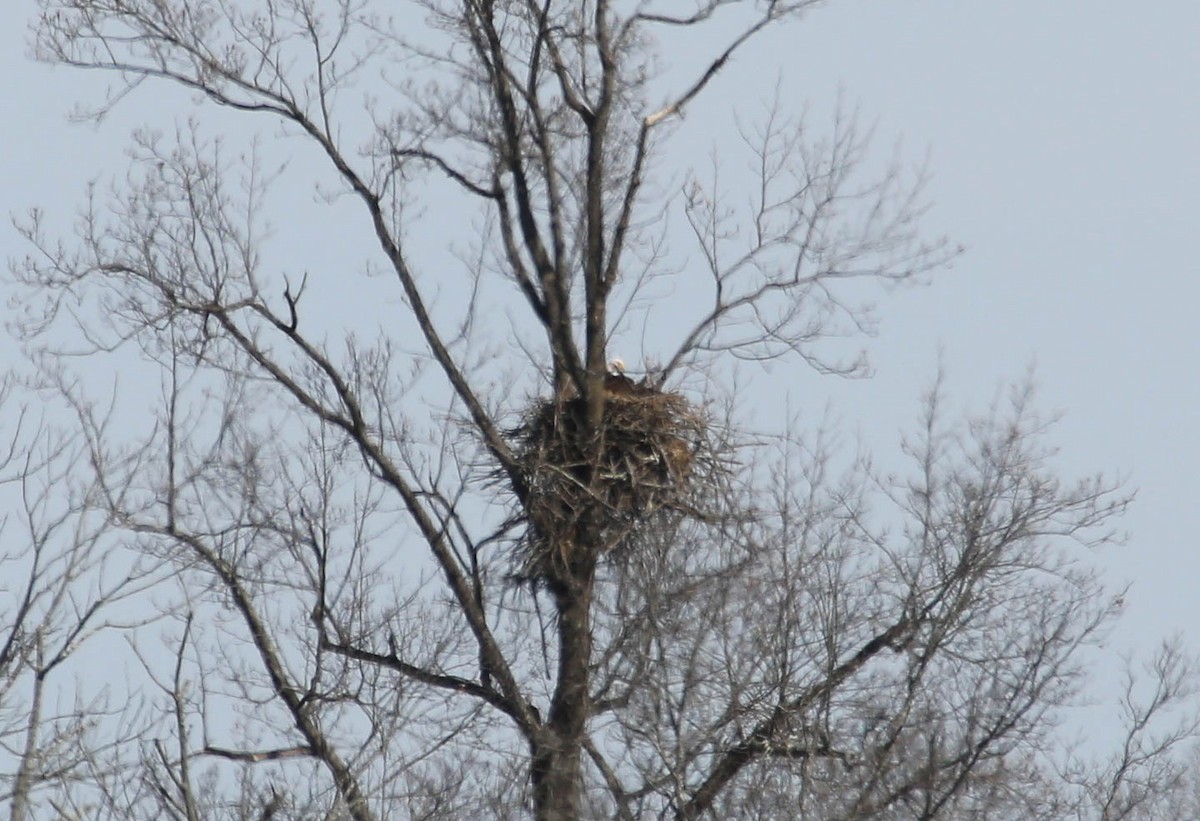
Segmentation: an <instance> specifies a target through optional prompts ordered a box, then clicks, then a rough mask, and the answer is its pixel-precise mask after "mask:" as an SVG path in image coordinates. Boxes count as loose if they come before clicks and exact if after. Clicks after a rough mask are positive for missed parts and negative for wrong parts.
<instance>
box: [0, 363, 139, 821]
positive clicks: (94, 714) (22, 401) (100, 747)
mask: <svg viewBox="0 0 1200 821" xmlns="http://www.w3.org/2000/svg"><path fill="white" fill-rule="evenodd" d="M11 376H12V375H11V374H10V375H9V378H6V379H5V380H4V384H3V386H2V387H0V412H2V413H3V416H2V418H3V419H4V422H5V427H6V431H7V433H8V436H9V438H8V441H7V448H6V450H5V451H4V452H3V454H0V493H2V494H3V495H2V496H0V498H2V499H3V500H4V509H5V511H6V514H5V515H4V517H3V518H2V519H0V545H2V547H0V743H2V744H3V750H4V757H3V762H4V763H3V770H0V772H2V773H3V775H2V776H0V784H2V785H3V787H2V792H0V796H2V798H3V800H4V801H5V802H6V803H8V804H9V808H10V817H11V818H13V819H14V821H25V819H28V818H32V817H34V812H35V808H36V807H38V806H54V801H55V799H54V798H53V796H61V795H65V794H68V793H75V794H76V795H79V796H86V795H88V794H89V793H90V790H89V789H88V788H87V786H86V785H88V784H90V783H91V782H92V777H93V775H95V768H96V766H97V763H98V757H101V756H104V755H105V754H106V750H109V749H112V748H113V747H114V745H117V744H119V743H121V742H124V741H128V740H129V739H130V738H132V736H131V735H127V736H122V735H121V734H120V733H119V732H118V733H116V734H113V735H109V736H108V737H107V738H105V739H102V738H100V737H99V736H98V735H97V733H96V732H95V731H96V729H97V728H98V727H99V726H100V725H102V724H104V723H106V721H107V720H108V719H110V718H112V717H113V716H115V715H117V714H119V712H120V711H119V710H116V709H115V708H114V707H113V706H112V705H111V704H110V703H109V700H108V699H107V698H106V696H105V694H104V692H103V691H102V689H101V688H100V687H96V688H94V689H92V688H86V687H80V686H78V678H80V676H81V673H83V671H85V670H86V669H87V666H88V665H89V658H88V652H87V649H88V648H87V645H89V644H90V643H94V640H95V638H96V636H97V635H99V634H101V633H103V632H105V631H112V630H115V629H122V630H123V629H129V628H134V627H137V626H139V625H140V624H142V623H144V620H139V619H137V618H135V617H133V616H132V615H131V613H130V611H129V610H128V609H127V608H125V609H122V605H123V604H124V603H125V601H126V600H127V599H130V598H136V596H137V595H138V594H140V593H142V592H144V591H146V590H147V589H149V588H151V587H152V586H153V585H154V584H155V583H156V582H157V581H159V579H157V578H156V577H155V576H154V574H152V573H149V572H147V570H146V569H145V568H144V567H143V566H141V565H139V563H138V562H137V561H136V560H135V559H133V557H130V556H127V555H122V553H121V552H120V551H119V550H118V549H117V548H116V545H115V544H114V543H113V540H112V539H111V538H110V537H111V533H110V532H109V529H108V528H107V527H106V522H105V521H104V519H103V517H102V516H97V515H96V514H95V511H94V510H92V509H91V507H90V505H89V500H88V494H89V493H90V491H91V489H92V487H93V485H92V484H91V481H90V479H91V471H90V470H89V467H88V458H87V457H88V454H87V452H86V450H85V449H83V448H81V447H80V440H79V438H78V437H76V436H73V435H71V434H70V433H69V432H68V431H64V430H61V429H59V430H56V429H55V428H54V427H53V426H50V425H48V424H47V423H46V421H45V419H44V418H42V414H41V413H39V410H38V409H37V408H38V405H40V404H41V403H40V402H34V401H30V400H31V399H32V397H29V396H27V395H23V394H26V393H27V392H26V391H23V390H22V389H21V386H20V385H18V383H17V382H16V380H14V379H12V378H11ZM43 410H44V407H43ZM92 680H93V681H94V682H97V683H99V682H101V681H105V680H106V677H105V676H104V675H96V676H93V677H92Z"/></svg>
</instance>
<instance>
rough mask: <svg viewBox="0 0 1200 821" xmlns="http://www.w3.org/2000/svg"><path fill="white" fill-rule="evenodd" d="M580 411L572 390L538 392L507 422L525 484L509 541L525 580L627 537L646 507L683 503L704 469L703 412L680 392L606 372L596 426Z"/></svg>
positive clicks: (650, 510)
mask: <svg viewBox="0 0 1200 821" xmlns="http://www.w3.org/2000/svg"><path fill="white" fill-rule="evenodd" d="M586 419H587V407H586V403H585V401H584V399H583V398H582V397H581V396H579V395H577V394H568V395H566V396H559V397H543V398H541V399H538V400H536V401H535V402H534V403H533V404H532V406H531V407H530V408H529V410H528V411H526V413H525V415H524V418H523V420H522V423H521V425H520V426H519V427H517V428H516V429H515V430H514V431H513V434H514V436H515V439H516V441H517V445H518V447H517V453H518V455H519V457H520V459H521V462H522V465H523V467H524V471H525V475H526V481H527V487H528V491H529V492H528V496H527V499H526V502H525V505H524V511H523V513H524V516H523V518H524V519H525V520H526V525H527V527H526V532H525V536H524V538H523V539H522V541H521V543H520V544H519V547H518V552H519V555H518V559H519V561H520V565H521V566H520V570H519V572H518V575H519V576H520V577H523V578H525V579H527V580H548V579H554V578H557V577H559V574H561V573H562V572H563V571H564V570H566V569H567V568H568V567H569V566H570V565H571V564H572V562H573V561H576V560H578V559H581V558H583V559H586V560H589V561H594V560H596V559H597V558H599V556H600V555H606V554H609V553H611V552H613V551H614V550H618V549H620V548H622V547H627V546H629V545H630V544H632V543H634V542H635V541H636V538H635V536H636V533H637V531H638V529H639V528H640V527H642V526H644V525H646V524H647V523H649V522H651V521H652V520H653V519H654V518H655V517H659V516H661V515H662V514H663V513H670V512H674V513H677V514H678V513H686V512H687V511H688V510H690V508H691V506H690V501H689V499H690V497H691V495H692V489H693V488H692V486H693V484H694V480H695V479H696V478H697V476H698V475H699V474H703V473H705V472H706V471H704V470H699V471H698V470H697V467H698V465H699V464H701V463H703V462H704V461H705V443H706V442H707V426H706V422H705V418H704V416H703V415H702V414H700V413H699V412H698V411H697V410H696V409H695V408H694V407H693V406H692V404H691V403H690V402H688V400H687V399H686V398H684V397H683V396H682V395H680V394H677V393H670V392H666V391H662V390H660V389H659V388H658V387H656V386H654V385H651V384H648V383H647V382H645V381H642V382H634V381H633V380H631V379H628V378H627V377H624V376H618V377H612V378H610V379H609V381H608V384H607V386H606V390H605V402H604V414H603V424H602V425H601V426H600V429H599V430H596V431H590V430H585V428H586V427H587V423H586ZM581 551H583V552H587V553H589V554H590V555H587V556H581V555H580V552H581Z"/></svg>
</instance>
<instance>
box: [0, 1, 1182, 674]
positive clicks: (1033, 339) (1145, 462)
mask: <svg viewBox="0 0 1200 821" xmlns="http://www.w3.org/2000/svg"><path fill="white" fill-rule="evenodd" d="M34 7H35V4H34V3H33V2H32V0H0V38H3V40H2V42H0V61H3V62H2V65H0V76H3V77H4V78H5V82H4V85H3V90H2V91H0V101H2V103H3V105H2V108H3V112H4V117H3V121H2V122H0V146H2V148H3V150H2V151H0V198H2V200H3V202H2V207H0V214H3V215H12V214H19V213H20V212H22V211H23V210H24V209H25V208H26V207H28V206H29V205H33V204H37V205H41V206H43V207H45V208H46V209H47V210H48V211H49V212H50V213H51V215H52V216H53V217H55V218H56V219H58V220H65V219H67V218H69V216H70V215H71V214H72V213H73V212H74V210H75V208H76V207H77V205H78V204H79V202H80V201H81V195H82V192H83V186H84V184H85V183H86V182H87V181H88V180H89V179H94V178H97V177H103V176H104V175H105V174H112V173H117V174H119V173H121V172H122V171H123V167H124V161H123V155H122V151H123V148H124V146H125V145H126V143H127V139H128V134H129V131H130V129H131V128H132V127H134V126H135V125H137V124H139V123H143V122H144V123H153V124H154V125H157V126H169V125H170V123H171V121H170V119H168V117H170V116H172V115H169V114H164V107H163V105H162V104H161V102H162V100H169V101H170V107H171V109H172V110H176V111H180V112H185V111H187V105H186V102H187V98H186V95H183V94H181V93H180V92H179V91H178V90H170V91H168V90H167V89H166V87H164V86H157V87H154V88H146V89H144V90H143V92H142V94H140V95H139V96H138V97H137V98H136V99H134V100H132V101H130V102H129V103H127V104H126V105H125V106H124V107H123V108H122V109H120V110H119V113H118V115H117V116H116V117H114V118H113V119H112V120H111V121H110V122H107V123H105V124H104V125H102V126H101V127H100V128H98V129H97V128H95V127H93V126H90V125H88V126H79V125H74V126H72V125H69V124H68V122H67V120H66V115H67V113H68V112H69V110H70V109H71V107H72V105H73V104H75V103H76V102H80V101H91V102H94V101H96V100H97V99H99V96H98V95H99V93H100V90H101V89H102V88H103V82H102V78H100V77H98V76H96V75H87V74H84V73H80V72H77V71H73V70H67V69H53V70H52V69H50V68H48V67H46V66H43V65H39V64H36V63H33V62H31V61H30V60H29V58H28V55H27V52H28V48H27V43H26V34H25V26H26V23H27V22H28V20H29V18H30V17H31V16H32V15H33V13H34V11H35V8H34ZM776 76H781V77H782V84H783V88H784V97H785V99H786V100H788V101H789V102H790V101H794V103H795V105H796V106H797V107H799V105H800V104H802V103H803V102H804V101H806V100H808V101H811V103H812V104H813V107H814V110H815V111H816V112H818V113H820V112H822V111H825V112H827V111H829V109H830V108H831V107H832V101H833V100H834V99H835V97H836V95H837V93H838V90H839V88H840V89H842V90H843V91H844V94H845V97H846V98H847V99H848V100H849V101H850V102H851V103H854V104H857V105H858V107H859V109H860V110H861V113H862V116H863V118H864V119H865V120H867V121H869V122H870V121H874V122H877V124H878V131H879V135H880V139H879V143H878V148H879V149H880V151H881V154H882V156H884V157H886V156H887V155H888V153H889V151H890V144H891V141H893V140H894V139H896V138H902V139H903V142H904V147H905V151H906V152H907V155H908V157H909V158H911V159H912V160H913V161H918V160H920V159H921V157H922V156H923V155H924V154H925V152H926V150H927V149H928V150H929V151H930V156H931V168H932V171H933V172H934V174H935V179H934V181H933V185H932V188H931V189H930V192H931V196H932V199H933V200H934V202H935V206H934V208H933V210H932V211H931V212H930V214H929V220H928V226H929V232H930V234H938V233H943V232H944V233H947V234H948V235H950V237H951V238H952V239H954V240H955V241H957V242H961V243H963V244H964V245H966V247H967V253H966V254H965V256H963V257H961V258H960V259H959V260H958V262H957V264H956V265H955V266H954V268H953V270H950V271H946V272H942V273H939V274H938V275H936V276H935V277H934V279H933V282H932V284H931V285H930V287H925V288H918V289H911V290H903V291H900V292H898V293H896V294H895V295H894V296H892V297H890V298H889V300H888V301H886V302H884V303H882V304H881V305H880V312H879V314H880V319H881V321H882V323H881V333H880V335H879V337H878V338H877V339H876V340H874V341H872V342H871V343H870V345H869V352H870V354H871V356H872V359H873V362H874V365H875V370H876V376H875V377H874V379H872V380H870V381H865V382H842V381H838V380H836V379H833V378H822V379H821V380H819V381H817V380H805V385H812V386H813V387H812V389H813V390H814V391H816V392H818V394H819V395H818V396H815V397H812V406H813V411H812V413H811V414H810V415H812V416H819V415H820V412H821V411H822V410H823V409H824V408H825V407H826V406H827V405H828V406H830V407H832V409H833V412H834V413H835V414H836V415H843V416H844V417H845V418H846V419H847V425H848V427H849V428H850V429H851V430H859V431H862V432H863V433H864V435H865V436H866V437H867V438H869V439H871V440H872V441H881V442H885V443H889V444H894V442H895V441H896V438H897V436H898V434H899V431H900V428H901V427H902V426H906V425H909V424H910V423H911V422H912V421H913V419H914V417H915V413H916V410H917V402H918V396H919V394H920V392H921V391H923V390H924V389H925V388H926V387H927V386H928V384H929V382H930V380H931V378H932V376H933V374H934V371H935V369H936V366H937V362H938V357H939V350H940V351H941V357H942V361H943V363H944V364H945V367H946V369H947V371H948V373H949V380H950V389H951V395H952V396H953V397H954V398H955V399H956V400H958V401H960V402H962V403H969V404H974V405H976V406H980V405H986V404H987V402H988V400H989V399H990V397H991V396H992V395H993V394H994V392H995V389H996V387H997V386H998V385H999V384H1001V383H1003V382H1005V381H1007V380H1013V379H1017V378H1019V377H1020V376H1021V375H1022V373H1023V372H1024V371H1025V369H1026V367H1027V366H1028V365H1029V364H1030V363H1031V362H1034V363H1036V366H1037V375H1038V382H1039V384H1040V386H1041V389H1042V390H1041V405H1042V406H1043V407H1044V408H1046V409H1048V410H1055V411H1061V412H1063V414H1064V419H1063V421H1062V422H1061V424H1060V425H1059V426H1058V428H1057V431H1056V433H1055V434H1054V436H1053V441H1054V442H1055V443H1057V444H1059V445H1060V446H1061V448H1062V451H1063V464H1064V465H1066V466H1067V467H1068V468H1069V469H1072V470H1076V471H1079V472H1091V471H1093V470H1097V469H1099V470H1103V471H1105V472H1106V473H1110V474H1120V475H1127V476H1128V477H1129V482H1130V485H1131V486H1133V487H1136V488H1137V489H1138V499H1137V502H1136V504H1135V506H1134V508H1133V510H1132V512H1131V513H1130V514H1129V515H1128V516H1127V517H1126V519H1125V520H1124V527H1125V528H1126V529H1127V530H1128V531H1129V532H1130V533H1131V538H1130V540H1129V542H1128V544H1127V546H1125V547H1123V548H1120V549H1115V550H1111V551H1109V552H1108V553H1107V554H1105V557H1104V562H1105V564H1106V566H1107V567H1108V568H1109V569H1110V579H1111V580H1112V581H1113V582H1114V583H1116V584H1119V583H1120V582H1121V580H1128V581H1130V582H1132V584H1133V588H1132V590H1131V592H1130V595H1129V597H1128V603H1127V618H1126V620H1125V622H1124V626H1123V628H1122V629H1121V630H1120V631H1119V633H1118V634H1117V638H1118V639H1119V640H1120V641H1122V642H1135V641H1144V642H1151V641H1154V640H1156V639H1157V638H1158V637H1160V636H1163V635H1165V634H1169V633H1173V632H1184V633H1185V634H1190V635H1189V640H1190V644H1191V646H1192V647H1193V648H1194V649H1197V650H1200V636H1197V635H1196V631H1195V626H1196V624H1197V621H1198V620H1200V595H1198V594H1200V586H1198V584H1197V579H1198V578H1200V551H1198V550H1197V542H1198V541H1200V540H1198V538H1197V536H1198V534H1200V471H1198V470H1197V462H1198V461H1200V429H1198V426H1197V424H1196V419H1197V410H1198V408H1200V331H1198V328H1197V325H1198V324H1200V323H1198V322H1197V317H1196V313H1197V305H1200V249H1198V247H1197V246H1198V245H1200V230H1198V229H1200V225H1198V216H1200V2H1196V0H1153V2H1144V3H1130V2H1117V0H1003V2H1000V0H991V2H982V0H940V1H935V0H834V2H830V3H829V4H828V6H827V7H825V8H823V9H819V10H817V11H816V12H814V13H813V14H811V15H810V17H809V18H808V19H807V20H806V21H804V22H802V23H801V24H799V25H793V26H791V27H788V28H786V29H782V30H779V31H777V32H775V33H774V34H773V35H772V36H769V37H766V38H764V39H762V40H760V41H759V43H758V46H757V53H755V52H753V51H751V52H745V53H743V55H742V56H741V57H740V59H739V60H738V62H737V63H735V64H734V65H733V66H731V68H730V70H729V71H727V72H726V73H725V74H724V75H723V76H722V77H721V78H720V80H719V82H718V83H717V84H716V86H715V87H714V88H713V89H712V90H711V91H712V93H711V94H710V95H709V97H708V98H707V99H706V100H705V101H704V103H703V106H702V107H701V109H700V110H698V111H696V112H695V113H694V114H693V115H690V116H695V117H698V118H703V117H706V116H727V115H728V111H729V110H730V108H731V106H733V105H734V104H735V103H737V104H747V103H755V102H756V101H759V100H762V99H765V98H766V97H767V96H769V94H770V91H771V80H773V79H774V77H776ZM756 83H758V84H760V85H761V86H762V87H761V91H759V90H757V86H756ZM160 97H161V99H159V98H160ZM694 135H695V139H697V140H702V139H706V135H705V134H704V133H703V129H696V130H695V132H694ZM0 249H3V252H4V254H3V255H4V256H5V257H6V258H7V257H13V256H17V255H20V254H23V253H25V250H26V249H25V248H24V247H23V246H22V245H21V243H20V242H19V240H18V238H17V237H16V234H15V233H14V231H13V230H12V228H11V226H10V225H8V224H7V222H6V223H5V224H4V225H3V226H0ZM10 309H11V306H9V307H7V308H5V310H10ZM0 353H2V354H3V357H4V358H5V359H7V358H8V357H9V356H15V355H16V351H15V348H13V343H12V342H11V340H10V339H9V338H8V337H7V336H4V337H0ZM768 400H769V397H766V396H764V397H763V401H768Z"/></svg>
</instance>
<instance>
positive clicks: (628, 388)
mask: <svg viewBox="0 0 1200 821" xmlns="http://www.w3.org/2000/svg"><path fill="white" fill-rule="evenodd" d="M636 388H637V383H635V382H634V381H633V380H632V379H630V378H629V377H628V376H626V375H625V360H623V359H621V357H619V356H617V357H613V359H612V361H611V362H609V363H608V373H606V374H605V375H604V390H606V391H607V392H608V393H613V394H618V395H621V396H628V395H629V394H631V393H633V392H634V390H635V389H636Z"/></svg>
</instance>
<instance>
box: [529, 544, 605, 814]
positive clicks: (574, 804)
mask: <svg viewBox="0 0 1200 821" xmlns="http://www.w3.org/2000/svg"><path fill="white" fill-rule="evenodd" d="M575 550H577V551H578V552H579V553H581V554H584V555H583V556H582V557H581V561H578V562H576V563H573V566H572V567H571V572H570V576H571V578H569V579H568V580H566V581H563V582H560V583H559V584H557V585H556V586H555V589H554V591H553V592H554V599H555V605H556V609H557V611H558V654H559V655H558V683H557V686H556V687H555V690H554V699H553V701H552V702H551V705H550V716H549V720H548V721H547V723H546V727H545V735H544V737H543V738H542V739H541V740H540V741H539V742H538V744H537V746H536V748H535V749H534V751H533V768H532V781H533V802H534V813H535V817H536V818H537V819H538V821H575V819H578V818H579V817H580V801H581V795H580V787H581V785H582V782H583V770H582V765H583V756H582V751H583V740H584V735H585V730H586V728H587V719H588V714H589V712H590V709H591V694H590V693H589V692H588V672H589V666H590V664H591V657H592V627H591V618H590V610H591V599H592V582H593V576H594V572H595V560H594V558H592V557H591V555H590V553H591V551H588V550H580V548H579V547H578V546H576V548H575Z"/></svg>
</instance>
